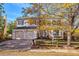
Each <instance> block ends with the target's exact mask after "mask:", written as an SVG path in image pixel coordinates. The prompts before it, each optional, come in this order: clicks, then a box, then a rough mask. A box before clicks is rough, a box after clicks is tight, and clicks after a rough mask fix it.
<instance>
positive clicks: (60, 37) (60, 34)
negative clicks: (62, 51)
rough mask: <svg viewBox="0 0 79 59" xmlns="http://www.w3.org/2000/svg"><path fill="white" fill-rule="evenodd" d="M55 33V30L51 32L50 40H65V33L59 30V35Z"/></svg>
mask: <svg viewBox="0 0 79 59" xmlns="http://www.w3.org/2000/svg"><path fill="white" fill-rule="evenodd" d="M54 32H55V31H53V30H51V32H49V38H51V39H63V38H64V37H63V36H64V35H63V33H64V32H63V31H62V30H59V33H58V35H55V34H54Z"/></svg>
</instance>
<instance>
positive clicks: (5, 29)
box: [3, 17, 7, 38]
mask: <svg viewBox="0 0 79 59" xmlns="http://www.w3.org/2000/svg"><path fill="white" fill-rule="evenodd" d="M6 33H7V22H6V18H5V17H4V31H3V38H5V35H6Z"/></svg>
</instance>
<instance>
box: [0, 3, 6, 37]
mask: <svg viewBox="0 0 79 59" xmlns="http://www.w3.org/2000/svg"><path fill="white" fill-rule="evenodd" d="M3 5H4V4H2V3H0V31H1V35H2V36H0V38H5V35H6V33H7V22H6V17H5V16H4V13H5V11H4V7H3Z"/></svg>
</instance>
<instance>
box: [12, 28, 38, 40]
mask: <svg viewBox="0 0 79 59" xmlns="http://www.w3.org/2000/svg"><path fill="white" fill-rule="evenodd" d="M36 38H37V31H31V30H30V29H14V31H13V34H12V39H36Z"/></svg>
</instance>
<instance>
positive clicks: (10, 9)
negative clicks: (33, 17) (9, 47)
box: [4, 3, 31, 22]
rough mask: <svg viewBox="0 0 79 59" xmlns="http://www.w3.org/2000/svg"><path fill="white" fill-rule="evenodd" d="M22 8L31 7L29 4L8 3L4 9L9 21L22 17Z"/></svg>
mask: <svg viewBox="0 0 79 59" xmlns="http://www.w3.org/2000/svg"><path fill="white" fill-rule="evenodd" d="M22 7H26V8H27V7H31V4H29V3H27V4H26V3H6V4H4V9H5V11H6V15H7V21H8V22H10V21H14V20H15V19H16V18H17V17H20V16H21V15H22V13H21V11H22Z"/></svg>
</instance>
